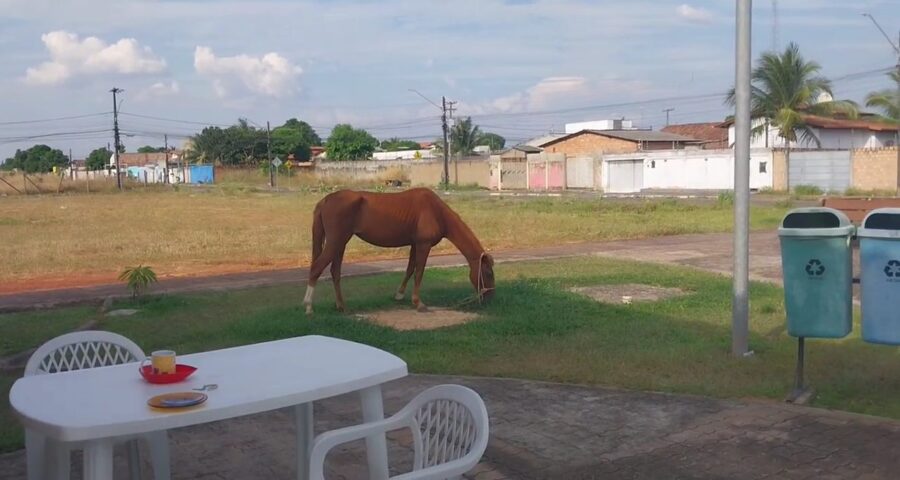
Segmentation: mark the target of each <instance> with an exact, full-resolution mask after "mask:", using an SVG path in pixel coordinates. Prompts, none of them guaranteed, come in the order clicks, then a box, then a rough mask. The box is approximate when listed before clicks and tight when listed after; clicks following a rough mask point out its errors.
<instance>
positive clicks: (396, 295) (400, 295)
mask: <svg viewBox="0 0 900 480" xmlns="http://www.w3.org/2000/svg"><path fill="white" fill-rule="evenodd" d="M405 296H406V295H405V294H402V293H400V292H397V293H395V294H394V300H397V301H398V302H399V301H401V300H403V297H405Z"/></svg>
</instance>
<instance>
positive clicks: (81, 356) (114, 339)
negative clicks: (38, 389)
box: [25, 331, 146, 377]
mask: <svg viewBox="0 0 900 480" xmlns="http://www.w3.org/2000/svg"><path fill="white" fill-rule="evenodd" d="M145 356H146V355H145V354H144V351H143V350H141V347H139V346H137V344H135V343H134V342H132V341H131V340H129V339H127V338H125V337H123V336H122V335H119V334H117V333H112V332H101V331H84V332H74V333H67V334H65V335H60V336H59V337H56V338H54V339H52V340H50V341H48V342H47V343H44V344H43V345H41V346H40V347H38V349H37V350H35V352H34V353H33V354H32V355H31V358H29V359H28V363H27V364H26V365H25V376H26V377H27V376H30V375H42V374H47V373H58V372H67V371H71V370H81V369H85V368H95V367H105V366H109V365H120V364H123V363H130V362H137V361H141V360H143V359H144V358H145Z"/></svg>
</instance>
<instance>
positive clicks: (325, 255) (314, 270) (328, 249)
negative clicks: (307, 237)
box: [303, 240, 345, 315]
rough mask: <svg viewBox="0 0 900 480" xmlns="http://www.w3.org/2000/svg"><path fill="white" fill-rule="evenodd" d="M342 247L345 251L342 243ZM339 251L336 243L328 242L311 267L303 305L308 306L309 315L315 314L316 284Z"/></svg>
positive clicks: (307, 312)
mask: <svg viewBox="0 0 900 480" xmlns="http://www.w3.org/2000/svg"><path fill="white" fill-rule="evenodd" d="M340 245H341V247H340V248H341V251H343V249H344V246H345V244H344V243H342V244H340ZM337 250H338V247H337V245H336V242H332V241H329V240H326V241H325V249H324V250H322V254H321V255H319V256H318V258H316V259H315V260H313V262H312V265H310V266H309V281H308V282H307V283H306V295H305V296H304V297H303V304H304V305H306V314H307V315H311V314H312V313H313V309H312V301H313V294H314V293H315V291H316V283H318V281H319V277H321V276H322V272H324V271H325V267H327V266H328V264H329V263H331V262H332V260H334V257H335V253H336V252H337Z"/></svg>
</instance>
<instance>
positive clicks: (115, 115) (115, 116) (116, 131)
mask: <svg viewBox="0 0 900 480" xmlns="http://www.w3.org/2000/svg"><path fill="white" fill-rule="evenodd" d="M123 91H124V90H122V89H121V88H117V87H113V89H112V90H110V92H112V94H113V141H114V142H115V144H116V145H115V146H116V150H115V151H114V152H113V158H115V159H116V185H117V186H118V187H119V190H122V173H121V172H120V171H119V148H120V146H121V143H119V102H118V101H116V94H117V93H119V92H123Z"/></svg>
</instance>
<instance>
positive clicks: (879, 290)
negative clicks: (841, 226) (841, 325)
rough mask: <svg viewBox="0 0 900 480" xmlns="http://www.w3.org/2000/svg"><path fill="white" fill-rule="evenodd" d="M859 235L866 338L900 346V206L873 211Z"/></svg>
mask: <svg viewBox="0 0 900 480" xmlns="http://www.w3.org/2000/svg"><path fill="white" fill-rule="evenodd" d="M857 235H858V236H859V260H860V277H859V278H860V296H861V300H862V305H861V311H862V337H863V340H865V341H867V342H872V343H881V344H885V345H900V208H878V209H875V210H872V212H870V213H869V214H868V215H867V216H866V218H865V220H863V223H862V228H860V229H859V232H858V234H857Z"/></svg>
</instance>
